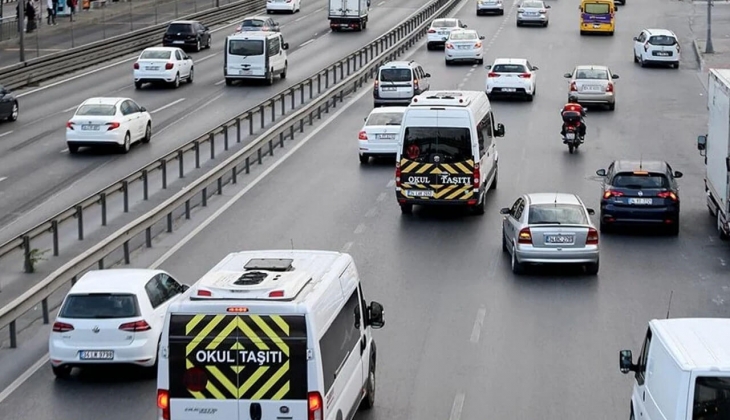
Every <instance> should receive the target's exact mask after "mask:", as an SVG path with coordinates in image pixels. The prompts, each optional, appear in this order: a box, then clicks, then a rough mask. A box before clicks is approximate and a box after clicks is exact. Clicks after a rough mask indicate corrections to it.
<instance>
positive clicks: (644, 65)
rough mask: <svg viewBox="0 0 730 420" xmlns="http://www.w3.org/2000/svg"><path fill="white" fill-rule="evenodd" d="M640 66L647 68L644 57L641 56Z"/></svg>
mask: <svg viewBox="0 0 730 420" xmlns="http://www.w3.org/2000/svg"><path fill="white" fill-rule="evenodd" d="M639 65H640V66H641V67H646V63H645V62H644V57H643V56H641V55H640V56H639Z"/></svg>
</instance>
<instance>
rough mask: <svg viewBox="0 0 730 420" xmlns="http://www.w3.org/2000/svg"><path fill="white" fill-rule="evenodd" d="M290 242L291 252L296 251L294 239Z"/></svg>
mask: <svg viewBox="0 0 730 420" xmlns="http://www.w3.org/2000/svg"><path fill="white" fill-rule="evenodd" d="M289 242H291V250H292V251H294V239H289Z"/></svg>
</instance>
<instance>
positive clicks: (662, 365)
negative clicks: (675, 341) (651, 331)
mask: <svg viewBox="0 0 730 420" xmlns="http://www.w3.org/2000/svg"><path fill="white" fill-rule="evenodd" d="M689 376H690V374H689V372H685V371H683V370H682V369H681V367H680V366H679V364H677V362H676V361H675V360H674V358H673V357H672V355H671V354H669V352H668V351H667V348H666V344H665V343H664V342H662V340H661V338H660V337H659V336H658V335H655V336H654V339H653V340H652V345H651V347H650V348H649V357H648V360H647V366H646V400H645V408H646V412H645V413H646V416H645V417H646V420H675V419H677V420H678V419H683V418H684V414H683V413H684V412H685V411H686V409H685V408H684V407H686V397H685V396H686V395H687V386H688V384H689Z"/></svg>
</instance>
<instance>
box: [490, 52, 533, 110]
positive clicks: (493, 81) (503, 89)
mask: <svg viewBox="0 0 730 420" xmlns="http://www.w3.org/2000/svg"><path fill="white" fill-rule="evenodd" d="M485 68H486V69H487V70H489V73H488V74H487V83H486V84H487V86H486V90H487V96H488V97H489V98H490V99H491V98H492V97H495V96H521V97H525V98H526V99H527V100H528V101H532V99H533V97H534V96H535V94H536V93H537V92H536V91H537V74H536V73H535V71H536V70H538V68H537V67H536V66H533V65H532V64H530V62H529V61H528V60H527V59H524V58H498V59H496V60H494V64H492V65H489V66H486V67H485Z"/></svg>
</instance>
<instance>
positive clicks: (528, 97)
mask: <svg viewBox="0 0 730 420" xmlns="http://www.w3.org/2000/svg"><path fill="white" fill-rule="evenodd" d="M534 99H535V95H534V94H533V95H527V102H532V101H533V100H534Z"/></svg>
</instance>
